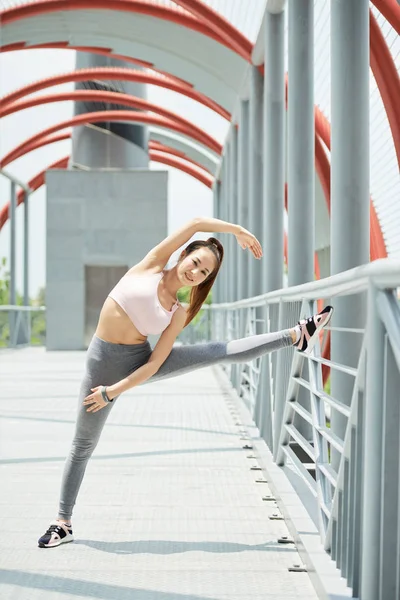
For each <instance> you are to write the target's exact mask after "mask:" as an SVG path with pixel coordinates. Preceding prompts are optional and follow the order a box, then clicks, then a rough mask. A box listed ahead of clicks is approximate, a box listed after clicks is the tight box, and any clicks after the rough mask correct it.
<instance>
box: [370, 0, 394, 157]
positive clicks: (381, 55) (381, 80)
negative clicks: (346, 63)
mask: <svg viewBox="0 0 400 600" xmlns="http://www.w3.org/2000/svg"><path fill="white" fill-rule="evenodd" d="M399 11H400V7H399ZM369 14H370V32H371V35H370V40H371V52H370V61H371V69H372V72H373V74H374V77H375V80H376V83H377V85H378V88H379V92H380V94H381V97H382V102H383V104H384V107H385V110H386V114H387V118H388V121H389V125H390V129H391V131H392V136H393V142H394V146H395V149H396V155H397V162H398V164H399V166H400V78H399V74H398V71H397V69H396V65H395V64H394V61H393V57H392V55H391V53H390V50H389V48H388V47H387V44H386V41H385V38H384V37H383V35H382V31H381V28H380V27H379V25H378V23H377V22H376V19H375V17H374V15H373V13H372V11H371V10H370V13H369Z"/></svg>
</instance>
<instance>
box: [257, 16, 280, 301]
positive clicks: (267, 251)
mask: <svg viewBox="0 0 400 600" xmlns="http://www.w3.org/2000/svg"><path fill="white" fill-rule="evenodd" d="M284 26H285V20H284V13H283V12H281V13H279V14H271V13H269V12H268V11H267V12H266V13H265V32H264V37H265V59H264V69H265V70H264V237H263V249H264V258H263V261H262V262H263V270H264V276H265V291H266V292H270V291H273V290H278V289H280V288H282V287H283V261H284V253H283V236H284V223H283V215H284V203H285V62H284V50H285V49H284V40H285V30H284Z"/></svg>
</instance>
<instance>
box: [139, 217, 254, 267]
mask: <svg viewBox="0 0 400 600" xmlns="http://www.w3.org/2000/svg"><path fill="white" fill-rule="evenodd" d="M200 231H203V232H204V233H232V234H234V235H235V236H236V239H237V241H238V243H239V244H240V245H241V246H242V248H246V247H248V248H250V249H251V250H252V252H253V254H254V255H255V256H257V258H260V257H261V254H262V251H261V246H260V243H259V242H258V240H257V239H256V238H255V237H254V236H253V235H252V234H251V233H250V232H249V231H247V229H244V228H243V227H241V226H240V225H235V224H233V223H228V222H227V221H221V220H220V219H213V218H211V217H210V218H208V217H196V218H195V219H192V220H191V221H189V222H188V223H186V224H185V225H183V227H181V228H180V229H178V230H177V231H174V232H173V233H171V235H169V236H168V237H166V238H165V239H164V240H163V241H162V242H160V243H159V244H157V246H154V248H152V249H151V250H150V252H148V253H147V254H146V256H145V257H144V259H143V260H142V261H141V262H140V263H139V265H137V266H140V267H141V268H144V269H149V268H152V267H160V268H161V269H163V268H164V267H165V265H166V264H167V262H168V261H169V259H170V257H171V255H172V254H173V253H174V252H176V250H178V249H179V248H180V247H181V246H183V245H184V244H186V243H187V242H188V241H189V240H190V238H191V237H192V236H193V235H195V234H196V233H199V232H200ZM135 268H136V267H135Z"/></svg>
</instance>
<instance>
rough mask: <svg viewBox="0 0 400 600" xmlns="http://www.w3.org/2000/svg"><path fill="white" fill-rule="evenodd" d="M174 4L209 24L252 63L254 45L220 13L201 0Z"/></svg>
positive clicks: (182, 0)
mask: <svg viewBox="0 0 400 600" xmlns="http://www.w3.org/2000/svg"><path fill="white" fill-rule="evenodd" d="M173 2H175V4H179V6H182V7H183V8H185V9H186V10H188V11H189V12H191V13H192V14H193V15H195V16H196V17H197V18H198V19H199V20H201V21H202V22H205V23H207V24H208V25H209V27H210V28H211V29H212V30H213V31H215V33H216V34H217V35H219V36H220V37H221V38H222V39H224V40H225V41H226V42H227V43H229V44H230V45H231V48H232V50H235V52H237V53H238V54H240V55H241V56H243V58H245V59H246V60H248V61H249V62H251V54H252V51H253V44H252V43H251V42H250V40H248V39H247V38H246V36H245V35H243V34H242V32H241V31H239V30H238V29H236V27H234V26H233V25H232V23H230V22H229V21H228V20H227V19H225V18H224V17H223V16H222V15H221V14H220V13H219V12H217V11H216V10H214V9H212V8H211V7H209V6H207V5H206V4H204V2H201V1H199V0H173Z"/></svg>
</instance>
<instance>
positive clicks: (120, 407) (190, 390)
mask: <svg viewBox="0 0 400 600" xmlns="http://www.w3.org/2000/svg"><path fill="white" fill-rule="evenodd" d="M83 366H84V353H82V352H47V353H46V352H45V351H44V350H43V349H34V348H27V349H23V350H19V351H12V350H2V351H1V352H0V382H1V387H0V389H1V393H0V481H1V484H0V485H1V492H0V509H1V510H0V530H1V537H0V599H1V600H37V599H39V598H40V600H66V599H67V598H74V599H84V598H101V599H105V600H114V599H115V600H128V599H129V600H131V599H132V600H205V599H212V600H236V599H241V600H261V599H262V600H315V599H316V594H315V592H314V589H313V587H312V585H311V583H310V579H309V576H308V575H307V574H306V573H291V572H288V566H291V565H293V564H294V563H296V562H300V559H299V556H298V554H297V551H296V549H295V548H294V547H293V546H292V545H288V546H286V545H283V546H282V545H281V544H278V543H277V538H279V537H281V536H282V535H289V534H288V531H287V529H286V526H285V524H284V522H283V521H271V520H269V519H268V515H269V514H270V513H272V512H276V511H277V508H276V505H275V504H274V503H272V502H263V500H262V497H263V496H265V495H267V494H268V493H270V492H269V488H268V485H267V484H259V483H256V479H257V478H259V477H260V473H259V472H257V471H251V470H250V466H253V465H254V463H255V461H254V460H252V459H249V458H248V455H249V452H248V451H246V450H244V449H243V445H244V444H245V442H244V441H243V440H241V439H240V437H241V434H240V433H239V430H241V429H243V427H244V428H246V423H243V422H240V417H239V416H238V413H236V410H235V402H236V401H235V400H234V398H233V395H230V394H229V393H227V391H226V390H223V389H222V388H221V386H220V384H219V383H218V378H217V376H216V372H215V371H214V370H213V369H211V368H206V369H202V370H200V371H196V372H194V373H193V374H189V375H184V376H181V377H179V378H176V379H171V380H168V381H166V382H162V383H161V382H159V383H153V384H151V385H149V386H146V387H143V388H140V387H139V388H136V389H134V390H131V391H130V392H128V393H127V394H125V395H124V396H123V397H121V398H120V399H119V400H118V402H117V404H116V406H115V407H114V408H113V411H112V412H111V414H110V417H109V421H108V423H107V424H106V427H105V429H104V431H103V434H102V437H101V439H100V442H99V445H98V447H97V448H96V451H95V454H94V456H93V457H92V459H91V461H90V463H89V466H88V468H87V471H86V476H85V479H84V481H83V485H82V488H81V491H80V495H79V497H78V502H77V506H76V509H75V513H74V519H73V525H74V536H75V541H74V542H73V543H71V544H66V545H63V546H60V547H58V548H53V549H39V548H38V547H37V538H38V537H39V536H40V535H41V534H42V533H44V531H45V530H46V529H47V527H48V523H49V521H50V520H51V519H52V518H53V517H54V516H55V514H56V510H57V501H58V494H59V485H60V479H61V472H62V468H63V463H64V460H65V456H66V454H67V452H68V450H69V445H70V441H71V438H72V434H73V429H74V418H75V410H76V405H77V400H76V398H77V391H78V386H79V382H80V378H81V376H82V373H83Z"/></svg>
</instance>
